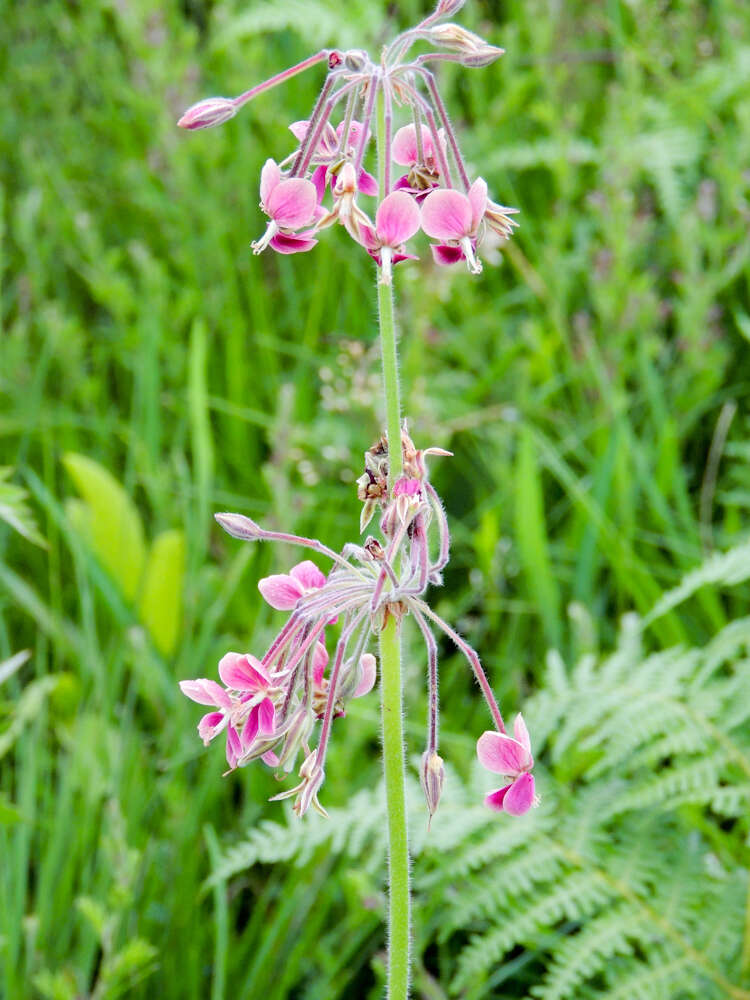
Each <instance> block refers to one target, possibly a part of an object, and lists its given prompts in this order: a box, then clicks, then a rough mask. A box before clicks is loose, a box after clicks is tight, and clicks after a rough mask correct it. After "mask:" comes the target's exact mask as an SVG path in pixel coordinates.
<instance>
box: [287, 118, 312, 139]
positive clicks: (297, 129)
mask: <svg viewBox="0 0 750 1000" xmlns="http://www.w3.org/2000/svg"><path fill="white" fill-rule="evenodd" d="M309 128H310V122H309V121H299V122H292V124H291V125H290V126H289V131H290V132H291V133H292V135H293V136H294V138H295V139H296V140H297V141H298V142H302V141H303V139H304V138H305V136H306V135H307V130H308V129H309Z"/></svg>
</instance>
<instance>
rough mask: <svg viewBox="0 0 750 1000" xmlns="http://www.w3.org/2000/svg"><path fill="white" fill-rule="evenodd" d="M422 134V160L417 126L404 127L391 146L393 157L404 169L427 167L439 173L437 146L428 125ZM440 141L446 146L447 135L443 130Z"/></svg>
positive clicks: (422, 129)
mask: <svg viewBox="0 0 750 1000" xmlns="http://www.w3.org/2000/svg"><path fill="white" fill-rule="evenodd" d="M420 131H421V133H422V154H423V157H422V160H421V162H420V159H419V149H418V148H417V128H416V125H404V126H403V128H400V129H399V130H398V132H396V134H395V135H394V137H393V142H392V144H391V156H392V157H393V159H394V161H395V162H396V163H400V164H401V166H402V167H416V166H423V167H427V169H428V170H431V171H432V172H433V173H437V172H438V168H437V160H436V156H435V144H434V143H433V141H432V132H430V130H429V129H428V128H427V126H426V125H422V126H421V129H420ZM438 139H439V140H440V142H441V143H442V144H443V146H444V145H445V133H444V131H443V129H440V131H439V132H438Z"/></svg>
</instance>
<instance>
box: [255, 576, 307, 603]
mask: <svg viewBox="0 0 750 1000" xmlns="http://www.w3.org/2000/svg"><path fill="white" fill-rule="evenodd" d="M258 590H259V591H260V592H261V594H262V595H263V597H264V598H265V600H266V601H268V603H269V604H270V605H271V607H272V608H276V610H277V611H291V610H292V608H293V607H295V605H296V604H297V601H298V600H299V599H300V597H302V595H303V593H304V588H303V587H302V585H301V584H300V583H298V582H297V580H295V579H294V577H292V576H289V574H288V573H276V574H274V575H273V576H266V577H264V578H263V579H262V580H260V581H259V583H258Z"/></svg>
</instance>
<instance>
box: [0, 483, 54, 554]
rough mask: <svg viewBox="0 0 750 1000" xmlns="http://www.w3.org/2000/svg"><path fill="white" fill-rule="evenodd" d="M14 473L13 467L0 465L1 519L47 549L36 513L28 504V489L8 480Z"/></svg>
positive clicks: (30, 540) (20, 533)
mask: <svg viewBox="0 0 750 1000" xmlns="http://www.w3.org/2000/svg"><path fill="white" fill-rule="evenodd" d="M12 474H13V469H12V468H10V467H9V466H0V520H2V521H5V523H6V524H8V525H10V527H11V528H13V529H14V530H15V531H17V532H18V534H19V535H22V536H23V537H24V538H25V539H26V540H27V541H29V542H33V543H34V545H39V546H41V547H42V548H43V549H46V548H47V542H46V541H45V540H44V538H43V537H42V535H41V534H40V533H39V529H38V528H37V526H36V521H35V520H34V515H33V514H32V513H31V511H30V509H29V507H28V506H27V504H26V498H27V496H28V494H27V492H26V490H24V489H23V488H22V487H20V486H16V485H14V484H13V483H9V482H8V481H7V480H8V479H10V477H11V475H12Z"/></svg>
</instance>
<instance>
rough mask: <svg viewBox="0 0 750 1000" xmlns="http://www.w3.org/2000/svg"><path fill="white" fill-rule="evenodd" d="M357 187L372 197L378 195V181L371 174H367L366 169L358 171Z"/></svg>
mask: <svg viewBox="0 0 750 1000" xmlns="http://www.w3.org/2000/svg"><path fill="white" fill-rule="evenodd" d="M357 189H358V190H359V191H361V192H362V194H369V195H371V196H372V197H373V198H377V196H378V182H377V181H376V180H375V178H374V177H373V176H372V174H368V173H367V171H366V170H360V172H359V178H358V180H357Z"/></svg>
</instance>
